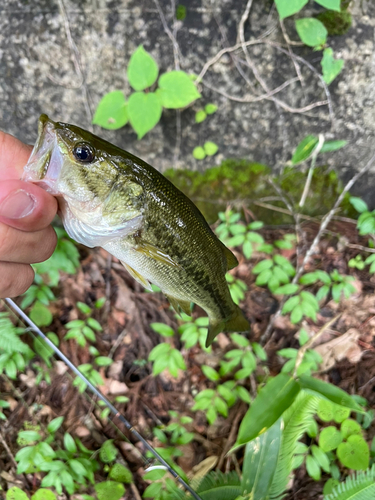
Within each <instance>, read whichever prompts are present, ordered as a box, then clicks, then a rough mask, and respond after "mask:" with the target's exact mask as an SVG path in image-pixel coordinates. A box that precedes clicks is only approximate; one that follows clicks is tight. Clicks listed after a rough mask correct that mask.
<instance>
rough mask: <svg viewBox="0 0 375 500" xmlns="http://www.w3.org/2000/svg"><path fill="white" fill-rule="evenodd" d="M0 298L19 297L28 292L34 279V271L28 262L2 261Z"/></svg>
mask: <svg viewBox="0 0 375 500" xmlns="http://www.w3.org/2000/svg"><path fill="white" fill-rule="evenodd" d="M0 276H1V279H0V298H1V299H5V297H17V296H18V295H22V294H23V293H25V292H26V290H27V289H28V288H29V287H30V286H31V285H32V283H33V281H34V271H33V268H32V267H31V266H29V265H28V264H14V263H13V262H0Z"/></svg>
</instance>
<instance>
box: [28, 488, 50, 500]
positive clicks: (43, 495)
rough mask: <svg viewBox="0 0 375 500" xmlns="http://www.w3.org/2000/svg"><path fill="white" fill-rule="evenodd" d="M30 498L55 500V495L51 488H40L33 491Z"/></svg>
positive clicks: (34, 499)
mask: <svg viewBox="0 0 375 500" xmlns="http://www.w3.org/2000/svg"><path fill="white" fill-rule="evenodd" d="M31 500H56V495H55V494H54V493H53V491H51V490H47V489H46V488H40V489H39V490H38V491H36V492H35V493H34V495H33V496H32V497H31Z"/></svg>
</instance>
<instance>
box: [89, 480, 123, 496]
mask: <svg viewBox="0 0 375 500" xmlns="http://www.w3.org/2000/svg"><path fill="white" fill-rule="evenodd" d="M94 488H95V491H96V494H97V496H98V500H120V498H121V497H122V496H123V495H124V493H125V488H124V486H123V485H122V484H121V483H117V482H115V481H104V482H102V483H98V484H96V485H95V486H94Z"/></svg>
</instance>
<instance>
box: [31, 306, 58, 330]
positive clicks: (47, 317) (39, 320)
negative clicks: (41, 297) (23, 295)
mask: <svg viewBox="0 0 375 500" xmlns="http://www.w3.org/2000/svg"><path fill="white" fill-rule="evenodd" d="M30 318H31V319H32V321H34V323H35V324H36V325H37V326H49V325H50V324H51V323H52V320H53V316H52V313H51V311H50V310H49V309H48V307H46V306H45V305H43V304H42V303H41V302H39V301H37V302H35V304H34V305H33V307H32V308H31V311H30Z"/></svg>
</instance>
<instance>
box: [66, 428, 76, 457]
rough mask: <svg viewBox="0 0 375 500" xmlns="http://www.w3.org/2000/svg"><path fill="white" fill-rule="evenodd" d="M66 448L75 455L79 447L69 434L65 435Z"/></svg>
mask: <svg viewBox="0 0 375 500" xmlns="http://www.w3.org/2000/svg"><path fill="white" fill-rule="evenodd" d="M64 447H65V449H66V450H68V451H70V453H75V452H76V451H77V445H76V444H75V442H74V439H73V438H72V436H71V435H70V434H69V433H68V432H66V433H65V434H64Z"/></svg>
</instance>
